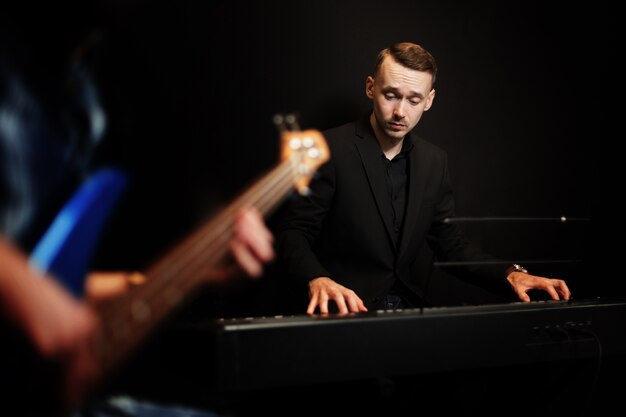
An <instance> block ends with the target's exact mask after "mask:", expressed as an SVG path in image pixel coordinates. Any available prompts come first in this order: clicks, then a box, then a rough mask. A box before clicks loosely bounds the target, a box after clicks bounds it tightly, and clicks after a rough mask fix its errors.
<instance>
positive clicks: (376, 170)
mask: <svg viewBox="0 0 626 417" xmlns="http://www.w3.org/2000/svg"><path fill="white" fill-rule="evenodd" d="M356 135H357V140H356V144H355V145H356V148H357V151H358V152H359V155H360V156H361V161H362V162H363V168H364V169H365V173H366V175H367V179H368V181H369V184H370V187H371V190H372V194H373V195H374V199H375V200H376V205H377V207H378V213H379V214H380V218H381V220H382V222H383V223H384V225H385V230H386V231H387V237H388V239H389V241H390V242H391V245H392V246H393V248H394V249H395V248H396V247H395V239H394V238H393V225H392V224H391V219H392V218H393V211H392V208H391V203H390V201H389V191H387V185H386V184H385V178H384V176H383V175H381V153H382V151H381V150H380V146H379V145H378V141H377V140H376V137H375V136H374V132H373V131H372V128H371V126H370V125H369V118H367V119H365V121H364V122H362V123H360V124H357V126H356Z"/></svg>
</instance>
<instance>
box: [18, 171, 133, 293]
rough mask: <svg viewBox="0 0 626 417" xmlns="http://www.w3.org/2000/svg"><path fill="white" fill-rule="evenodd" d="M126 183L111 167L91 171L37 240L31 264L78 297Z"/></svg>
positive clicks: (120, 172)
mask: <svg viewBox="0 0 626 417" xmlns="http://www.w3.org/2000/svg"><path fill="white" fill-rule="evenodd" d="M126 183H127V177H126V174H125V173H124V172H123V171H121V170H118V169H115V168H102V169H100V170H99V171H96V172H95V173H94V174H92V175H91V176H90V177H89V178H88V179H87V180H86V181H85V182H84V183H83V184H82V185H81V187H80V188H79V189H78V190H77V191H76V192H75V193H74V195H73V196H72V197H71V199H70V200H69V201H68V202H67V203H66V204H65V206H63V208H62V209H61V211H60V212H59V214H58V215H57V216H56V218H55V219H54V221H53V222H52V224H51V225H50V227H49V228H48V230H47V231H46V233H45V234H44V236H43V237H42V238H41V240H40V241H39V242H38V244H37V246H36V247H35V249H34V250H33V252H32V254H31V256H30V262H31V264H32V265H33V266H34V267H35V268H37V269H38V270H39V271H42V272H45V273H47V274H50V275H53V276H54V277H55V278H57V279H58V280H59V281H60V282H61V283H62V284H64V285H65V287H66V288H67V289H68V290H69V291H70V292H72V294H74V295H75V296H76V297H78V298H80V297H82V296H83V293H84V286H85V284H84V283H85V276H86V275H87V272H88V269H89V262H90V261H91V258H92V255H93V251H94V249H95V247H96V244H97V242H98V236H99V235H100V233H101V231H102V228H103V226H104V224H105V223H106V220H107V219H108V217H109V213H110V212H111V209H112V208H113V207H114V205H115V204H116V202H117V201H118V199H119V197H120V195H121V194H122V191H123V190H124V189H125V188H126Z"/></svg>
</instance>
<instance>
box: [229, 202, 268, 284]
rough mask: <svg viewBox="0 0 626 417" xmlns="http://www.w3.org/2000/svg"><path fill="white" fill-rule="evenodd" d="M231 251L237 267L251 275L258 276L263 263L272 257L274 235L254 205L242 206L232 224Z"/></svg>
mask: <svg viewBox="0 0 626 417" xmlns="http://www.w3.org/2000/svg"><path fill="white" fill-rule="evenodd" d="M233 228H234V230H233V232H234V233H233V239H232V241H231V242H230V249H231V252H232V254H233V256H234V258H235V260H236V261H237V263H238V265H239V267H240V268H241V269H242V270H243V271H244V272H245V273H246V274H247V275H249V276H251V277H255V278H256V277H260V276H261V275H262V273H263V265H264V264H265V263H267V262H270V261H271V260H273V259H274V247H273V242H274V237H273V235H272V233H271V232H270V230H269V229H268V228H267V227H266V225H265V222H264V221H263V216H262V215H261V213H260V212H259V210H257V209H256V208H255V207H246V208H243V209H241V210H240V211H239V213H237V217H236V218H235V222H234V225H233Z"/></svg>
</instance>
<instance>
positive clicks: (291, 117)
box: [285, 113, 300, 130]
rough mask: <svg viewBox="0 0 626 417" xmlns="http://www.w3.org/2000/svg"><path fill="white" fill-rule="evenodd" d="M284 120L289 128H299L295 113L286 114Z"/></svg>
mask: <svg viewBox="0 0 626 417" xmlns="http://www.w3.org/2000/svg"><path fill="white" fill-rule="evenodd" d="M285 122H286V123H287V125H288V126H289V129H290V130H300V126H299V125H298V117H297V116H296V115H295V114H293V113H289V114H287V115H286V116H285Z"/></svg>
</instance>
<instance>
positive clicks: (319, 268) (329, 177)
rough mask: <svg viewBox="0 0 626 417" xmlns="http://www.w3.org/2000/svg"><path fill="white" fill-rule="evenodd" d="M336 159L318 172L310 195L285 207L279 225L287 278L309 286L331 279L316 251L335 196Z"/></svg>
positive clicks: (280, 251) (281, 257) (296, 197)
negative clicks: (324, 278) (317, 240)
mask: <svg viewBox="0 0 626 417" xmlns="http://www.w3.org/2000/svg"><path fill="white" fill-rule="evenodd" d="M334 172H335V171H334V165H333V162H332V159H331V160H329V161H327V162H326V163H324V164H323V165H322V166H320V167H319V168H318V170H317V173H316V175H315V176H314V178H313V180H312V181H311V182H310V184H309V190H310V192H309V193H308V194H307V195H301V194H298V193H294V194H293V195H292V196H291V197H290V198H289V199H288V200H287V202H286V203H285V209H284V211H283V216H282V218H281V220H282V221H280V222H279V223H278V225H277V229H276V236H277V248H278V250H277V253H278V256H279V259H278V261H279V262H280V263H281V266H282V267H283V268H284V272H285V273H286V274H287V276H290V277H295V278H296V279H297V280H298V281H300V282H308V281H310V280H311V279H313V278H316V277H319V276H330V273H329V272H328V271H327V270H326V268H324V266H323V265H322V264H321V263H320V261H319V259H318V258H317V256H316V255H315V252H314V251H313V246H314V242H315V240H316V238H317V236H318V235H319V233H320V231H321V229H322V226H323V222H324V219H325V217H326V214H327V213H328V210H329V208H330V205H331V202H332V199H333V195H334V193H335V175H334Z"/></svg>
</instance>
